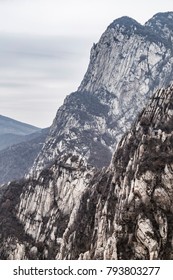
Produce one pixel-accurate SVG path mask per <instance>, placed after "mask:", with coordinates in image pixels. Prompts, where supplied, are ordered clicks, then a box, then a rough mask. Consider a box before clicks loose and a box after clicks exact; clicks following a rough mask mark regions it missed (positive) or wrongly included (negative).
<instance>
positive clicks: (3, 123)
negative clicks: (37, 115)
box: [0, 115, 40, 135]
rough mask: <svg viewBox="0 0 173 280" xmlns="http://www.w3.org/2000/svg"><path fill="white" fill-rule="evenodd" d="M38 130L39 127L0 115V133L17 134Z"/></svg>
mask: <svg viewBox="0 0 173 280" xmlns="http://www.w3.org/2000/svg"><path fill="white" fill-rule="evenodd" d="M38 130H40V128H39V127H36V126H33V125H30V124H27V123H24V122H20V121H17V120H14V119H12V118H9V117H6V116H2V115H0V135H2V134H8V133H11V134H17V135H27V134H31V133H34V132H36V131H38Z"/></svg>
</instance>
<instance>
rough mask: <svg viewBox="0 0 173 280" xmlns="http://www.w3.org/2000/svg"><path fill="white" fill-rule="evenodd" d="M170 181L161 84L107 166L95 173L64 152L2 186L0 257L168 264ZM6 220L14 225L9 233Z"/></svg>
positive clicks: (172, 97) (168, 100)
mask: <svg viewBox="0 0 173 280" xmlns="http://www.w3.org/2000/svg"><path fill="white" fill-rule="evenodd" d="M172 183H173V86H169V87H168V88H167V89H161V90H158V91H157V92H156V94H155V95H154V96H153V97H152V98H151V100H150V102H149V105H148V106H147V107H146V108H145V109H144V110H143V111H142V112H141V114H140V116H139V117H138V119H137V120H136V122H135V123H134V125H133V126H132V128H131V129H130V131H129V132H128V133H126V135H125V136H124V137H123V138H122V139H121V141H120V143H119V145H118V147H117V149H116V151H115V153H114V155H113V158H112V161H111V164H110V166H109V167H108V168H107V169H105V168H104V169H102V170H101V171H96V170H94V169H93V168H91V167H90V166H88V165H87V164H86V162H85V161H84V160H83V159H82V158H80V157H78V156H74V155H71V154H68V155H65V156H64V157H61V158H59V159H58V160H57V161H56V162H55V163H54V164H53V165H51V166H50V167H49V168H48V169H45V170H43V171H42V172H41V174H40V176H39V178H38V179H37V180H35V179H32V180H31V179H28V180H26V181H25V182H22V184H20V183H18V185H17V186H16V184H14V183H12V185H11V186H8V187H7V189H6V190H5V192H4V195H3V198H2V199H1V204H0V205H1V206H0V208H1V209H0V210H1V211H0V213H1V214H0V216H1V226H2V228H3V231H2V232H1V238H0V241H1V253H0V254H1V258H2V257H3V258H9V259H16V258H19V259H28V258H34V259H39V258H40V259H51V258H53V259H172V258H173V245H172V244H173V239H172V238H173V237H172V236H173V227H172V218H173V207H172V205H173V189H172ZM16 188H17V190H18V192H19V193H20V192H21V195H20V199H19V196H17V201H16V204H15V203H14V201H15V199H16V198H15V199H13V196H14V193H15V191H14V193H13V191H11V190H13V189H14V190H15V189H16ZM20 189H21V190H20ZM15 197H16V196H15ZM14 206H15V207H14ZM10 209H11V214H8V212H9V211H10ZM14 209H15V210H14ZM4 211H5V217H4ZM7 217H9V219H12V217H13V219H12V222H13V224H14V221H15V223H16V225H17V226H14V227H13V229H12V230H10V231H8V227H9V225H8V223H7ZM10 226H11V223H10Z"/></svg>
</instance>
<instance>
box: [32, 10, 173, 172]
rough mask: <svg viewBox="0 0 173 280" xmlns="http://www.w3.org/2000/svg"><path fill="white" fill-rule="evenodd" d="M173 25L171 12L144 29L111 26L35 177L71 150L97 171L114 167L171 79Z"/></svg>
mask: <svg viewBox="0 0 173 280" xmlns="http://www.w3.org/2000/svg"><path fill="white" fill-rule="evenodd" d="M172 24H173V13H172V12H170V13H163V14H157V15H156V16H154V17H153V18H152V19H151V20H149V21H148V22H147V23H146V24H145V25H144V26H142V25H141V24H139V23H138V22H136V21H135V20H133V19H131V18H128V17H122V18H120V19H117V20H115V21H114V22H113V23H112V24H110V26H109V27H108V28H107V30H106V31H105V32H104V34H103V35H102V36H101V38H100V41H99V42H98V43H97V44H94V45H93V47H92V50H91V57H90V63H89V67H88V70H87V72H86V74H85V76H84V79H83V81H82V83H81V85H80V86H79V88H78V91H77V92H75V93H72V94H71V95H69V96H68V97H67V98H66V99H65V102H64V105H63V106H62V107H61V108H60V109H59V110H58V112H57V115H56V118H55V120H54V122H53V125H52V127H51V130H50V134H49V136H48V138H47V141H46V143H45V145H44V147H43V149H42V151H41V153H40V155H39V157H38V158H37V160H36V162H35V164H34V167H33V169H32V172H31V173H34V172H35V171H37V170H41V169H42V168H43V167H44V166H46V165H47V163H48V162H50V161H51V160H53V159H54V158H56V156H57V155H61V154H62V153H63V152H64V151H67V150H68V151H69V152H73V151H75V152H76V153H77V154H78V153H79V154H81V155H82V156H84V157H85V159H86V160H87V161H88V162H89V163H90V164H92V165H94V166H96V167H103V166H106V165H108V164H109V161H110V159H111V155H112V151H113V150H114V148H115V145H116V144H117V142H118V141H119V140H120V138H121V136H122V135H123V134H124V133H125V131H127V129H129V128H130V124H131V123H132V121H133V120H134V118H135V117H136V116H137V113H138V112H139V111H140V110H141V109H142V108H143V107H144V104H146V101H147V99H148V98H149V96H151V94H152V92H154V91H155V90H156V89H157V88H161V87H162V86H165V85H168V84H169V83H170V81H171V80H172V75H173V58H172V54H173V48H172V39H171V38H172ZM98 151H102V153H99V152H98Z"/></svg>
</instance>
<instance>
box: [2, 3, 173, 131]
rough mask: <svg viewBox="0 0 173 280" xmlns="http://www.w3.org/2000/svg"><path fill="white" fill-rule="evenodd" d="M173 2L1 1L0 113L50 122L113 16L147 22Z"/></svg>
mask: <svg viewBox="0 0 173 280" xmlns="http://www.w3.org/2000/svg"><path fill="white" fill-rule="evenodd" d="M164 11H173V0H145V1H144V0H0V114H1V115H5V116H8V117H11V118H14V119H17V120H20V121H23V122H27V123H30V124H33V125H36V126H39V127H46V126H49V125H51V123H52V121H53V118H54V117H55V114H56V111H57V109H58V107H59V106H60V105H62V104H63V100H64V98H65V96H66V95H68V94H70V93H71V92H73V91H76V90H77V88H78V86H79V84H80V82H81V80H82V78H83V76H84V74H85V72H86V69H87V66H88V63H89V53H90V48H91V47H92V45H93V43H94V42H95V43H96V42H97V41H98V40H99V38H100V36H101V34H102V33H103V32H104V31H105V29H106V27H107V26H108V25H109V24H110V23H111V22H112V21H113V20H114V19H116V18H118V17H121V16H124V15H127V16H130V17H132V18H134V19H136V20H137V21H138V22H140V23H142V24H143V23H145V22H146V21H147V20H148V19H149V18H151V17H152V16H153V15H154V14H156V13H157V12H164Z"/></svg>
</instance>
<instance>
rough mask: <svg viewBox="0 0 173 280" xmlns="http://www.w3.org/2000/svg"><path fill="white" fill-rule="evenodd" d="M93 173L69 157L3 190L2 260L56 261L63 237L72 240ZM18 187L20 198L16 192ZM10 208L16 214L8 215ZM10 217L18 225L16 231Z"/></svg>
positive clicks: (0, 208) (0, 252)
mask: <svg viewBox="0 0 173 280" xmlns="http://www.w3.org/2000/svg"><path fill="white" fill-rule="evenodd" d="M93 173H94V170H93V168H90V167H89V166H87V164H86V163H85V161H84V160H83V159H82V158H81V157H79V156H75V155H70V154H68V155H64V156H62V157H61V158H58V160H57V161H56V162H55V163H54V164H53V165H51V166H50V167H49V168H48V169H44V170H43V171H42V172H41V173H40V175H39V177H38V178H37V179H27V180H25V181H24V182H23V183H20V182H19V183H17V184H15V183H11V184H10V185H9V186H7V187H6V189H5V190H4V189H3V190H2V191H3V196H2V197H1V201H0V210H1V211H0V212H1V214H0V216H1V221H2V222H1V226H2V230H1V234H0V242H1V250H0V258H1V259H2V258H3V259H28V258H29V259H32V258H34V259H55V257H56V254H57V253H58V250H59V247H60V244H61V243H62V242H63V239H62V237H64V238H68V236H69V235H70V233H71V231H73V230H74V229H75V227H76V223H77V222H78V221H77V216H76V215H77V213H78V211H79V206H80V202H81V197H82V195H83V193H84V192H85V190H86V189H87V187H88V185H89V182H90V180H91V177H92V175H93ZM15 185H17V186H18V192H19V193H20V194H19V196H20V198H19V196H17V197H15V195H14V193H13V189H14V188H15ZM0 193H1V192H0ZM11 199H12V201H11ZM11 204H13V208H12V206H11ZM10 209H13V211H12V210H11V211H12V213H10V214H11V215H10V214H9V215H8V212H10ZM6 211H7V213H6ZM7 217H9V219H10V221H11V220H12V224H15V223H16V226H15V225H14V227H13V230H11V229H10V228H9V227H10V226H11V225H10V222H8V221H7Z"/></svg>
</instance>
